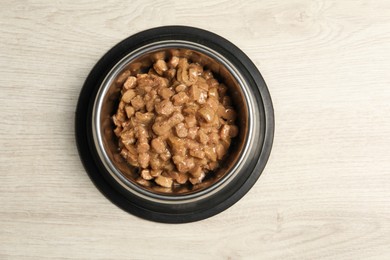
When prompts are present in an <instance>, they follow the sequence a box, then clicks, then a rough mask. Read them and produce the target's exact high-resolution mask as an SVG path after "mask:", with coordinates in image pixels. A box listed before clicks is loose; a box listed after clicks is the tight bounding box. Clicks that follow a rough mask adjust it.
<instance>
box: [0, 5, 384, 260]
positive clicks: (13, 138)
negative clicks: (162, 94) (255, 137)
mask: <svg viewBox="0 0 390 260" xmlns="http://www.w3.org/2000/svg"><path fill="white" fill-rule="evenodd" d="M173 24H180V25H191V26H196V27H200V28H203V29H207V30H210V31H213V32H215V33H217V34H220V35H221V36H223V37H225V38H227V39H229V40H230V41H232V42H233V43H235V44H236V45H238V46H239V47H240V48H241V49H242V50H244V51H245V52H246V53H247V54H248V56H249V57H250V58H251V59H252V60H253V61H254V63H255V64H256V65H257V66H258V68H259V69H260V71H261V73H262V74H263V76H264V78H265V80H266V82H267V84H268V86H269V89H270V92H271V95H272V98H273V101H274V107H275V116H276V132H275V142H274V147H273V151H272V155H271V158H270V160H269V163H268V165H267V167H266V169H265V171H264V173H263V175H262V176H261V177H260V179H259V181H258V182H257V183H256V185H255V186H254V187H253V188H252V189H251V191H250V192H249V193H248V194H247V195H246V196H245V197H244V198H243V199H242V200H240V201H239V202H238V203H237V204H235V205H234V206H233V207H231V208H230V209H228V210H226V211H225V212H223V213H221V214H219V215H217V216H215V217H212V218H210V219H207V220H204V221H200V222H196V223H191V224H183V225H166V224H159V223H153V222H149V221H145V220H142V219H139V218H137V217H134V216H132V215H129V214H127V213H125V212H124V211H122V210H120V209H119V208H117V207H116V206H114V205H113V204H111V203H110V202H109V201H108V200H107V199H106V198H105V197H104V196H103V195H102V194H100V193H99V191H98V190H97V189H96V188H95V187H94V185H93V184H92V182H91V181H90V179H89V178H88V176H87V174H86V172H85V170H84V169H83V167H82V165H81V162H80V160H79V157H78V153H77V149H76V145H75V138H74V112H75V107H76V102H77V98H78V94H79V91H80V89H81V87H82V85H83V82H84V80H85V78H86V77H87V75H88V73H89V71H90V70H91V68H92V67H93V65H94V64H95V63H96V62H97V60H98V59H99V58H100V57H101V56H102V55H103V54H104V53H105V52H106V51H107V50H108V49H109V48H110V47H112V46H113V45H114V44H116V43H117V42H119V41H120V40H122V39H124V38H126V37H128V36H130V35H132V34H134V33H136V32H139V31H141V30H144V29H148V28H151V27H156V26H161V25H173ZM0 88H1V89H0V102H1V109H0V259H390V1H386V0H378V1H369V0H366V1H352V0H351V1H331V0H329V1H322V0H317V1H311V0H301V1H299V0H292V1H238V0H230V1H204V2H202V1H173V0H165V1H145V0H140V1H113V0H105V1H88V2H87V1H12V0H5V1H4V0H3V1H2V3H1V8H0Z"/></svg>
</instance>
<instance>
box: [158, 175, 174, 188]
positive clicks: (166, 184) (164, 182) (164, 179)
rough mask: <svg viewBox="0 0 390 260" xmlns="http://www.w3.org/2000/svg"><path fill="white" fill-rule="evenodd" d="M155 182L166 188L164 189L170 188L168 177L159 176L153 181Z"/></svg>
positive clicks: (170, 182) (170, 183) (170, 181)
mask: <svg viewBox="0 0 390 260" xmlns="http://www.w3.org/2000/svg"><path fill="white" fill-rule="evenodd" d="M155 182H156V183H157V184H158V185H160V186H162V187H166V188H170V187H172V183H173V181H172V178H169V177H164V176H162V175H159V176H158V177H157V178H156V179H155Z"/></svg>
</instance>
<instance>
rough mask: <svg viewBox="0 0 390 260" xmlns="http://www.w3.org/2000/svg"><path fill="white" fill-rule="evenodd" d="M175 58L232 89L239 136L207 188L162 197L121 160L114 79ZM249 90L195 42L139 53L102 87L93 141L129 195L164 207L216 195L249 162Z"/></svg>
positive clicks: (158, 45) (114, 70)
mask: <svg viewBox="0 0 390 260" xmlns="http://www.w3.org/2000/svg"><path fill="white" fill-rule="evenodd" d="M173 55H175V56H179V57H186V58H187V59H189V61H191V62H197V63H199V64H201V65H203V66H204V67H205V68H206V69H209V70H211V71H212V72H213V74H214V75H215V76H216V77H217V79H218V80H219V81H220V82H223V83H224V84H225V85H226V86H227V87H228V93H229V95H230V97H231V98H232V101H233V104H234V107H235V109H236V111H237V112H238V115H239V116H238V120H237V122H236V123H237V124H238V126H239V136H238V137H236V138H235V139H234V141H233V142H232V145H231V147H230V149H229V154H228V156H227V158H226V159H225V160H224V163H223V164H222V165H223V166H222V167H221V168H220V169H219V170H217V171H216V172H214V173H212V174H210V175H209V176H208V177H207V178H206V179H205V181H204V182H202V183H201V184H199V185H195V186H193V187H189V186H188V187H181V188H179V189H176V190H174V192H173V193H164V192H163V190H159V189H158V188H145V187H142V186H140V185H138V184H137V183H136V182H135V178H137V177H138V171H137V169H136V168H134V167H132V166H130V165H129V164H128V163H126V161H125V160H124V159H123V158H122V157H121V156H120V154H119V151H118V140H117V138H116V136H115V134H114V133H113V123H112V119H111V117H112V115H113V114H114V113H115V112H116V109H117V107H118V102H119V97H120V90H121V86H120V85H118V84H116V83H115V82H116V80H115V79H116V78H117V77H118V76H119V75H120V74H121V72H123V71H124V70H127V69H129V70H130V71H131V72H132V74H133V75H136V74H138V73H145V72H147V71H148V70H149V68H150V67H151V66H152V64H153V63H154V62H155V61H156V60H157V59H165V60H169V59H170V57H172V56H173ZM248 89H249V88H248V85H247V82H246V81H245V79H243V77H242V76H241V74H240V73H239V71H238V70H237V69H236V68H235V67H234V66H233V65H232V64H231V63H230V62H229V61H228V60H226V59H224V57H223V56H222V55H220V54H219V53H216V52H215V51H213V50H211V49H209V48H206V47H205V46H202V45H199V44H195V43H192V42H179V41H170V42H157V43H154V44H150V45H148V46H144V47H142V48H140V49H137V50H135V51H133V52H131V53H129V54H128V55H127V56H126V57H124V58H123V59H122V60H121V61H120V62H118V63H117V64H116V66H114V68H112V70H111V71H110V72H109V73H108V75H107V76H106V78H105V79H104V81H103V83H102V85H101V86H100V89H99V92H98V95H97V98H96V100H95V104H94V108H93V135H94V136H93V140H94V142H95V145H96V148H97V151H98V154H99V156H100V157H101V159H102V161H103V163H104V165H105V167H106V169H107V170H108V171H109V172H110V174H111V175H112V177H113V178H115V179H116V180H117V181H118V183H119V184H121V185H122V186H123V187H124V188H126V189H127V190H128V191H130V192H132V193H135V194H137V195H138V196H141V197H145V198H148V199H150V198H153V199H155V200H157V201H160V202H161V201H178V200H179V201H182V200H186V199H193V198H195V197H201V196H206V194H208V193H210V192H216V191H217V190H218V189H220V188H222V187H223V185H224V183H225V182H228V181H229V179H232V178H235V177H237V174H238V173H239V169H240V167H241V166H242V164H243V163H244V161H245V157H247V156H248V150H249V148H248V147H249V146H250V144H251V142H253V140H252V139H251V132H252V131H253V129H254V124H256V122H252V120H251V113H254V108H253V100H252V97H251V95H250V94H249V93H248V92H249V91H248Z"/></svg>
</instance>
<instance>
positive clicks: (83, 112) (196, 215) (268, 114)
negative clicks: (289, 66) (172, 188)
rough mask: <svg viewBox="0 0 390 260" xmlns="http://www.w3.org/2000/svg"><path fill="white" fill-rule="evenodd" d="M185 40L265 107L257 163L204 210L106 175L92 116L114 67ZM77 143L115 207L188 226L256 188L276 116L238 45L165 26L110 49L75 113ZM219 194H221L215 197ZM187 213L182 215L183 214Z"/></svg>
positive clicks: (258, 76)
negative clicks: (138, 192)
mask: <svg viewBox="0 0 390 260" xmlns="http://www.w3.org/2000/svg"><path fill="white" fill-rule="evenodd" d="M172 39H173V40H185V41H190V42H195V43H198V44H201V45H204V46H207V47H209V48H212V49H214V50H216V51H217V52H219V53H220V54H221V55H223V56H224V57H225V58H226V59H228V60H229V61H231V62H232V63H233V64H234V65H235V66H236V67H237V68H239V69H240V70H241V73H242V74H243V75H244V76H245V77H246V78H247V79H248V80H249V81H250V82H251V86H250V87H251V88H252V89H253V90H254V91H256V92H258V93H259V98H260V99H261V100H259V105H261V106H262V108H261V111H262V115H261V116H262V121H263V124H262V125H261V127H262V131H263V138H262V143H261V144H260V145H259V147H260V151H259V156H258V158H257V161H256V162H255V163H254V165H253V167H252V168H251V169H252V170H251V172H250V173H247V174H246V175H247V178H245V180H243V181H241V182H240V183H239V185H237V186H236V187H233V188H232V187H230V188H229V190H226V191H225V194H224V196H222V197H221V196H219V197H215V198H214V199H213V200H212V201H211V202H210V201H209V202H208V203H206V204H205V205H207V206H204V205H203V206H202V207H196V205H192V207H190V209H191V210H188V209H187V210H184V209H185V207H181V206H180V205H179V206H178V207H176V208H175V207H173V208H170V209H166V208H164V205H153V204H150V203H149V202H147V201H142V200H140V199H139V198H136V197H134V196H131V194H128V192H126V191H125V190H123V188H122V187H121V186H120V185H118V183H116V182H115V180H113V179H112V178H111V177H110V174H108V173H107V170H106V169H105V167H104V166H103V164H102V162H101V161H100V158H99V156H98V155H97V151H96V148H95V147H94V142H93V140H92V138H91V137H92V122H91V117H92V116H91V114H92V108H93V104H94V100H95V97H96V95H97V92H98V89H99V86H100V85H101V83H102V81H103V80H104V78H105V76H106V75H107V74H108V72H109V71H110V69H111V68H112V67H113V66H115V64H117V63H118V62H119V61H120V60H121V59H122V58H123V57H124V56H126V55H127V54H128V53H129V52H131V51H133V50H135V49H137V48H139V47H142V46H143V45H145V44H149V43H152V42H156V41H161V40H172ZM75 128H76V129H75V130H76V142H77V147H78V151H79V155H80V158H81V161H82V163H83V165H84V168H85V169H86V171H87V173H88V175H89V176H90V178H91V180H92V181H93V183H94V184H95V186H96V187H97V188H98V189H99V190H100V191H101V192H102V193H103V194H104V195H105V196H106V197H107V198H108V199H109V200H110V201H111V202H112V203H114V204H115V205H117V206H118V207H120V208H122V209H123V210H125V211H127V212H129V213H131V214H133V215H136V216H138V217H141V218H144V219H148V220H152V221H157V222H164V223H186V222H193V221H198V220H202V219H205V218H208V217H211V216H213V215H216V214H218V213H220V212H222V211H224V210H225V209H227V208H229V207H230V206H232V205H233V204H234V203H236V202H237V201H238V200H239V199H241V198H242V197H243V196H244V195H245V194H246V193H247V192H248V191H249V190H250V188H251V187H252V186H253V185H254V184H255V183H256V181H257V179H258V178H259V176H260V175H261V173H262V171H263V169H264V167H265V165H266V163H267V160H268V158H269V155H270V152H271V148H272V142H273V136H274V111H273V106H272V101H271V97H270V94H269V91H268V89H267V86H266V84H265V82H264V80H263V78H262V76H261V74H260V72H259V71H258V69H257V68H256V66H255V65H254V64H253V62H252V61H251V60H250V59H249V58H248V57H247V56H246V55H245V54H244V53H243V52H242V51H241V50H240V49H239V48H238V47H236V46H235V45H233V44H232V43H231V42H229V41H227V40H226V39H224V38H222V37H221V36H218V35H216V34H214V33H211V32H209V31H205V30H202V29H198V28H193V27H187V26H164V27H158V28H153V29H149V30H146V31H142V32H140V33H137V34H135V35H133V36H130V37H128V38H127V39H125V40H123V41H122V42H120V43H118V44H117V45H115V46H114V47H113V48H112V49H111V50H109V51H108V52H107V53H106V54H105V55H104V56H103V57H102V58H101V59H100V60H99V61H98V62H97V64H96V65H95V66H94V68H93V69H92V71H91V72H90V74H89V75H88V77H87V79H86V81H85V83H84V86H83V88H82V90H81V92H80V96H79V100H78V104H77V109H76V120H75ZM217 195H218V194H217ZM181 208H183V210H181Z"/></svg>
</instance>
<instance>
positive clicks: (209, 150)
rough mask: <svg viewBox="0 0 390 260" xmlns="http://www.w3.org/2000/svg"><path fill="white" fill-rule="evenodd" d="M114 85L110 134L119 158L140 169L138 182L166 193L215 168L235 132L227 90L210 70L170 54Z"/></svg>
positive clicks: (123, 76)
mask: <svg viewBox="0 0 390 260" xmlns="http://www.w3.org/2000/svg"><path fill="white" fill-rule="evenodd" d="M116 84H119V85H121V86H122V90H121V94H122V95H121V100H120V103H119V106H118V110H117V111H116V114H115V115H114V116H113V123H114V125H115V127H116V128H115V129H114V133H115V135H116V136H117V137H118V142H119V147H120V148H121V152H120V154H121V156H122V157H123V158H124V159H125V160H126V161H127V162H128V163H129V164H130V165H132V166H134V167H138V168H139V173H140V174H139V176H138V177H137V178H136V180H135V181H136V182H137V183H138V184H140V185H142V186H145V187H152V188H155V190H156V191H164V192H170V191H172V188H173V187H178V186H180V185H197V184H199V183H201V182H202V181H203V179H204V178H205V177H206V176H207V175H208V174H210V173H211V172H212V171H215V170H216V169H218V167H219V165H220V162H221V161H222V160H224V159H225V158H226V155H227V154H228V149H229V146H230V143H231V139H232V138H234V137H236V136H237V135H238V133H239V129H238V127H237V126H236V125H235V120H236V118H237V113H236V111H235V109H234V107H233V106H232V102H231V98H230V97H229V96H228V92H227V87H226V86H225V85H224V84H222V83H220V82H218V80H217V79H215V78H214V76H213V74H212V72H210V71H208V70H204V68H203V67H202V66H201V65H200V64H197V63H189V62H188V60H187V59H186V58H180V57H177V56H173V57H171V58H170V60H169V61H165V60H162V59H159V60H157V61H156V62H155V63H154V64H153V66H152V67H151V68H150V70H149V72H148V73H144V74H137V75H133V74H132V72H130V71H129V70H126V71H124V72H123V73H122V74H121V75H119V77H118V79H117V80H116Z"/></svg>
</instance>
